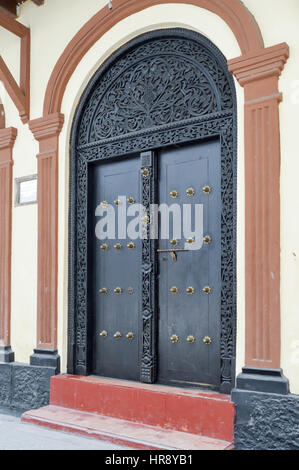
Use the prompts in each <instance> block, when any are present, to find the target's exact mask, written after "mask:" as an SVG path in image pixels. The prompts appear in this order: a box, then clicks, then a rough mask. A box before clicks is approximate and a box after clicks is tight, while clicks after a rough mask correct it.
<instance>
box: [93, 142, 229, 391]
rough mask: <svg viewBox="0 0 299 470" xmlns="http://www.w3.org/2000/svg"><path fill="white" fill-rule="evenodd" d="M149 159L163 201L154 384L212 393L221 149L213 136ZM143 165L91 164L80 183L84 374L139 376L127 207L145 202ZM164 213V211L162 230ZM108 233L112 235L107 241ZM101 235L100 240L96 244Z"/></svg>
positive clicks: (138, 315) (134, 250)
mask: <svg viewBox="0 0 299 470" xmlns="http://www.w3.org/2000/svg"><path fill="white" fill-rule="evenodd" d="M153 159H154V166H155V168H156V177H155V181H154V185H155V187H156V190H155V191H152V193H151V194H152V197H153V199H155V200H153V201H151V202H152V203H155V204H156V205H161V204H162V205H164V209H161V206H160V209H161V210H160V212H159V216H158V218H157V219H156V220H158V221H159V228H158V230H157V231H156V233H157V234H158V236H157V240H156V241H152V243H154V247H155V263H156V269H155V272H156V275H155V286H156V312H155V318H154V328H153V334H154V336H155V339H154V342H155V348H154V351H155V355H156V357H155V362H156V369H157V373H156V380H157V381H158V382H160V383H168V384H173V385H186V386H188V385H195V386H209V387H212V388H217V387H218V385H219V381H220V326H221V319H220V306H221V167H220V143H219V140H216V139H215V140H210V141H205V142H201V143H199V144H196V145H195V144H193V145H186V146H180V147H178V148H171V149H166V150H160V151H156V152H154V153H153ZM141 168H142V164H141V158H140V156H137V157H134V158H123V159H121V160H116V161H111V162H103V163H100V164H97V165H94V166H92V167H91V168H90V170H89V179H88V188H89V193H88V198H89V204H88V207H89V210H88V228H89V238H88V253H89V259H88V309H89V315H90V317H89V318H90V320H89V323H90V327H89V336H90V337H89V343H90V344H91V354H90V360H91V367H90V370H91V373H92V374H96V375H101V376H106V377H115V378H122V379H128V380H139V378H140V364H141V359H142V358H141V356H142V350H143V348H142V345H143V342H144V341H146V340H147V339H146V338H145V337H144V333H143V326H142V312H141V297H142V289H144V287H145V286H142V276H141V260H142V240H141V239H140V238H139V237H138V236H137V234H138V233H137V232H138V228H139V227H138V226H137V225H136V224H137V218H138V217H139V219H140V218H141V216H142V214H141V213H140V212H139V213H138V212H136V213H135V215H134V213H133V212H132V211H133V209H134V207H135V208H136V207H137V206H134V204H136V203H137V204H138V203H139V204H142V203H143V202H144V201H143V200H142V199H143V192H142V184H141V179H142V177H143V176H142V171H141ZM107 204H108V206H107ZM108 207H111V208H113V213H114V216H113V215H112V213H110V223H109V227H108V219H107V215H108V214H109V210H108V209H107V208H108ZM156 207H157V206H156ZM165 208H168V210H169V213H168V216H169V219H168V220H169V231H167V226H165V221H166V219H167V218H168V216H167V217H166V218H165V213H166V211H167V209H165ZM127 210H129V215H127V218H126V222H127V224H126V227H125V229H124V226H123V221H124V212H126V211H127ZM121 211H123V212H121ZM130 211H131V212H130ZM162 213H163V214H164V219H163V217H162V215H161V214H162ZM174 214H176V215H175V216H174ZM179 214H180V216H179ZM104 217H106V222H107V223H106V224H105V222H104ZM111 217H112V218H113V219H114V223H112V222H111ZM175 217H176V219H175V223H174V218H175ZM100 221H101V222H100ZM128 223H129V224H130V223H131V230H129V232H130V233H129V234H130V236H128V230H127V229H129V227H128ZM151 223H153V222H152V220H151ZM100 224H102V225H100ZM132 226H133V227H135V231H134V230H133V232H134V233H135V238H134V237H133V239H132ZM100 228H101V229H102V232H101V230H100ZM113 231H114V233H115V238H113V237H112V238H111V234H112V232H113ZM103 232H106V233H107V234H108V238H106V239H100V238H101V237H102V236H103ZM99 235H100V237H99Z"/></svg>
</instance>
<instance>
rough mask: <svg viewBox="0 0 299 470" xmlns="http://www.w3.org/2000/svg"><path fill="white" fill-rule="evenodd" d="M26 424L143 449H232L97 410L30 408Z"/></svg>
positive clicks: (223, 442) (53, 407) (226, 444)
mask: <svg viewBox="0 0 299 470" xmlns="http://www.w3.org/2000/svg"><path fill="white" fill-rule="evenodd" d="M22 421H23V422H25V423H31V424H38V425H39V426H46V427H48V428H52V429H57V430H60V431H66V432H71V433H74V434H81V435H83V436H86V437H93V438H96V439H99V440H104V441H110V442H112V443H114V444H116V445H123V446H126V447H130V448H132V449H136V450H139V449H143V450H160V449H164V450H168V449H171V450H230V449H232V445H231V443H229V442H225V441H221V440H219V439H211V438H209V437H203V436H198V435H195V434H189V433H185V432H180V431H174V430H170V429H168V430H166V429H161V428H158V427H154V426H147V425H144V424H138V423H133V422H131V421H125V420H123V419H117V418H110V417H107V416H101V415H98V414H96V413H86V412H83V411H78V410H72V409H69V408H62V407H61V406H53V405H50V406H45V407H43V408H40V409H39V410H32V411H27V412H26V413H24V414H23V416H22Z"/></svg>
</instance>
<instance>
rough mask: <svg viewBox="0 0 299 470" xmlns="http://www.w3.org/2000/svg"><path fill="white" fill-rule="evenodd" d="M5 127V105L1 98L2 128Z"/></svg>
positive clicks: (0, 123) (0, 125) (0, 127)
mask: <svg viewBox="0 0 299 470" xmlns="http://www.w3.org/2000/svg"><path fill="white" fill-rule="evenodd" d="M4 127H5V113H4V107H3V104H2V101H1V98H0V129H4Z"/></svg>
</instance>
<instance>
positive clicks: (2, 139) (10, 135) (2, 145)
mask: <svg viewBox="0 0 299 470" xmlns="http://www.w3.org/2000/svg"><path fill="white" fill-rule="evenodd" d="M17 134H18V131H17V129H15V128H14V127H6V128H4V129H0V150H3V149H6V148H12V147H13V145H14V143H15V140H16V137H17Z"/></svg>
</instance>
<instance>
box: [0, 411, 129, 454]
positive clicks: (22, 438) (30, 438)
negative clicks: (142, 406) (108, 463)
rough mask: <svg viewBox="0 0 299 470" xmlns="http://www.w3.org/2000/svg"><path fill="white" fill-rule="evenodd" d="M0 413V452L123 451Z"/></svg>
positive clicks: (109, 445)
mask: <svg viewBox="0 0 299 470" xmlns="http://www.w3.org/2000/svg"><path fill="white" fill-rule="evenodd" d="M2 413H3V410H2V412H1V413H0V451H1V450H125V449H126V447H121V446H116V445H115V444H110V443H109V442H103V441H98V440H96V439H88V438H85V437H80V436H75V435H73V434H67V433H64V432H59V431H53V430H50V429H46V428H42V427H40V426H34V425H32V424H25V423H21V419H20V417H19V416H16V414H17V413H15V415H13V414H2Z"/></svg>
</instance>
